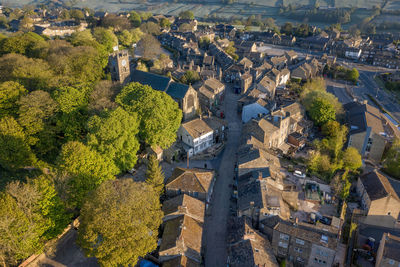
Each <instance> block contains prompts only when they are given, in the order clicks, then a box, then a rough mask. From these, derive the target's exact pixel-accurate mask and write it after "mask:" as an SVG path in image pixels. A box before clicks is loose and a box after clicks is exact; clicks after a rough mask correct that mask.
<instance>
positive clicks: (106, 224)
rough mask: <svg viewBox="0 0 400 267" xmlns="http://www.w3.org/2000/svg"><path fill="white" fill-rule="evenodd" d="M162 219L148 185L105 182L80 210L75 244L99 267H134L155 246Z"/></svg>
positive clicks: (157, 203)
mask: <svg viewBox="0 0 400 267" xmlns="http://www.w3.org/2000/svg"><path fill="white" fill-rule="evenodd" d="M162 216H163V213H162V211H161V209H160V202H159V199H158V195H157V194H156V193H155V192H154V191H153V189H152V187H151V186H148V185H147V184H145V183H135V182H133V181H132V180H130V179H123V180H115V181H107V182H105V183H103V184H102V185H101V186H100V187H99V188H98V189H97V190H95V191H94V192H93V193H92V194H91V196H90V201H87V202H85V204H84V205H83V207H82V210H81V216H80V227H79V232H78V244H79V245H80V246H81V247H82V248H83V250H84V251H85V254H86V255H87V256H90V257H93V256H94V257H96V258H97V259H98V261H99V263H100V265H101V266H118V265H121V266H122V265H127V264H129V265H132V266H134V265H135V264H136V263H137V261H138V258H139V257H144V256H145V255H146V254H147V253H149V252H151V251H153V250H154V249H155V248H156V247H157V239H158V228H159V226H160V224H161V218H162Z"/></svg>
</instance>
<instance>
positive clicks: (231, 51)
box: [224, 42, 239, 60]
mask: <svg viewBox="0 0 400 267" xmlns="http://www.w3.org/2000/svg"><path fill="white" fill-rule="evenodd" d="M224 50H225V52H226V53H227V54H228V55H230V56H231V57H232V58H233V59H234V60H238V59H239V56H238V54H236V48H235V46H234V42H229V46H228V47H226V48H224Z"/></svg>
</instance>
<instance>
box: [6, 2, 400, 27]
mask: <svg viewBox="0 0 400 267" xmlns="http://www.w3.org/2000/svg"><path fill="white" fill-rule="evenodd" d="M75 1H76V3H77V4H76V6H77V7H89V8H92V9H96V10H100V9H102V10H107V11H109V12H118V11H128V10H137V11H146V12H151V13H153V14H165V15H178V14H179V13H180V12H182V11H185V10H191V11H193V13H194V14H195V16H196V17H198V18H201V17H203V18H204V17H213V18H220V19H230V18H233V17H234V18H239V19H243V18H247V17H249V16H251V15H261V16H262V17H263V18H265V17H272V18H274V19H275V20H276V23H277V24H278V25H282V24H284V23H285V22H287V21H290V22H292V23H302V22H303V21H299V20H294V19H289V18H287V17H285V16H282V15H280V14H279V9H280V7H281V6H282V5H285V6H287V5H288V4H294V5H297V6H307V5H312V6H313V5H314V4H315V1H317V0H258V1H254V0H237V1H236V2H235V3H234V4H231V5H224V4H220V0H213V1H211V0H205V1H199V2H186V3H174V2H172V1H162V0H152V1H143V0H75ZM36 2H40V1H39V0H34V1H31V0H5V1H3V4H4V5H9V6H22V5H24V4H31V3H36ZM318 3H319V6H320V7H321V8H324V7H327V6H328V5H332V4H334V5H335V6H336V7H357V8H358V9H357V10H356V11H355V12H354V13H353V14H352V16H351V22H350V23H349V24H346V25H343V27H344V28H348V27H349V26H351V25H354V24H356V25H357V24H360V23H361V22H362V21H363V19H364V18H366V17H368V16H370V15H371V10H370V9H371V8H372V7H373V6H374V5H381V6H382V5H383V3H384V0H352V1H349V0H318ZM383 10H385V11H386V10H387V11H393V10H400V0H393V1H391V0H389V1H387V3H386V4H385V5H384V6H383ZM388 20H389V21H399V22H400V17H399V16H398V15H397V16H388V15H381V16H378V17H376V18H375V19H374V22H376V23H377V24H379V23H382V22H385V21H388ZM310 24H312V25H315V26H318V27H325V26H328V25H329V24H328V23H324V22H318V23H316V22H310Z"/></svg>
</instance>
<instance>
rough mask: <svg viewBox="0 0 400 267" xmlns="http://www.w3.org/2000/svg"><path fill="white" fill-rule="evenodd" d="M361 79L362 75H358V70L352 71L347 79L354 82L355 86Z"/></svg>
mask: <svg viewBox="0 0 400 267" xmlns="http://www.w3.org/2000/svg"><path fill="white" fill-rule="evenodd" d="M359 77H360V73H358V70H357V69H356V68H353V69H352V70H351V71H349V72H348V75H347V79H349V80H350V81H352V82H353V83H354V84H356V83H357V81H358V78H359Z"/></svg>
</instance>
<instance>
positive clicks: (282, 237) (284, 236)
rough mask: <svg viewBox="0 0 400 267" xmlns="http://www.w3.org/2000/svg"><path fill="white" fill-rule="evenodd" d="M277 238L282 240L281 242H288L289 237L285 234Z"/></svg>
mask: <svg viewBox="0 0 400 267" xmlns="http://www.w3.org/2000/svg"><path fill="white" fill-rule="evenodd" d="M279 238H280V239H283V240H286V241H288V240H289V236H288V235H285V234H282V233H281V234H280V235H279Z"/></svg>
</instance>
